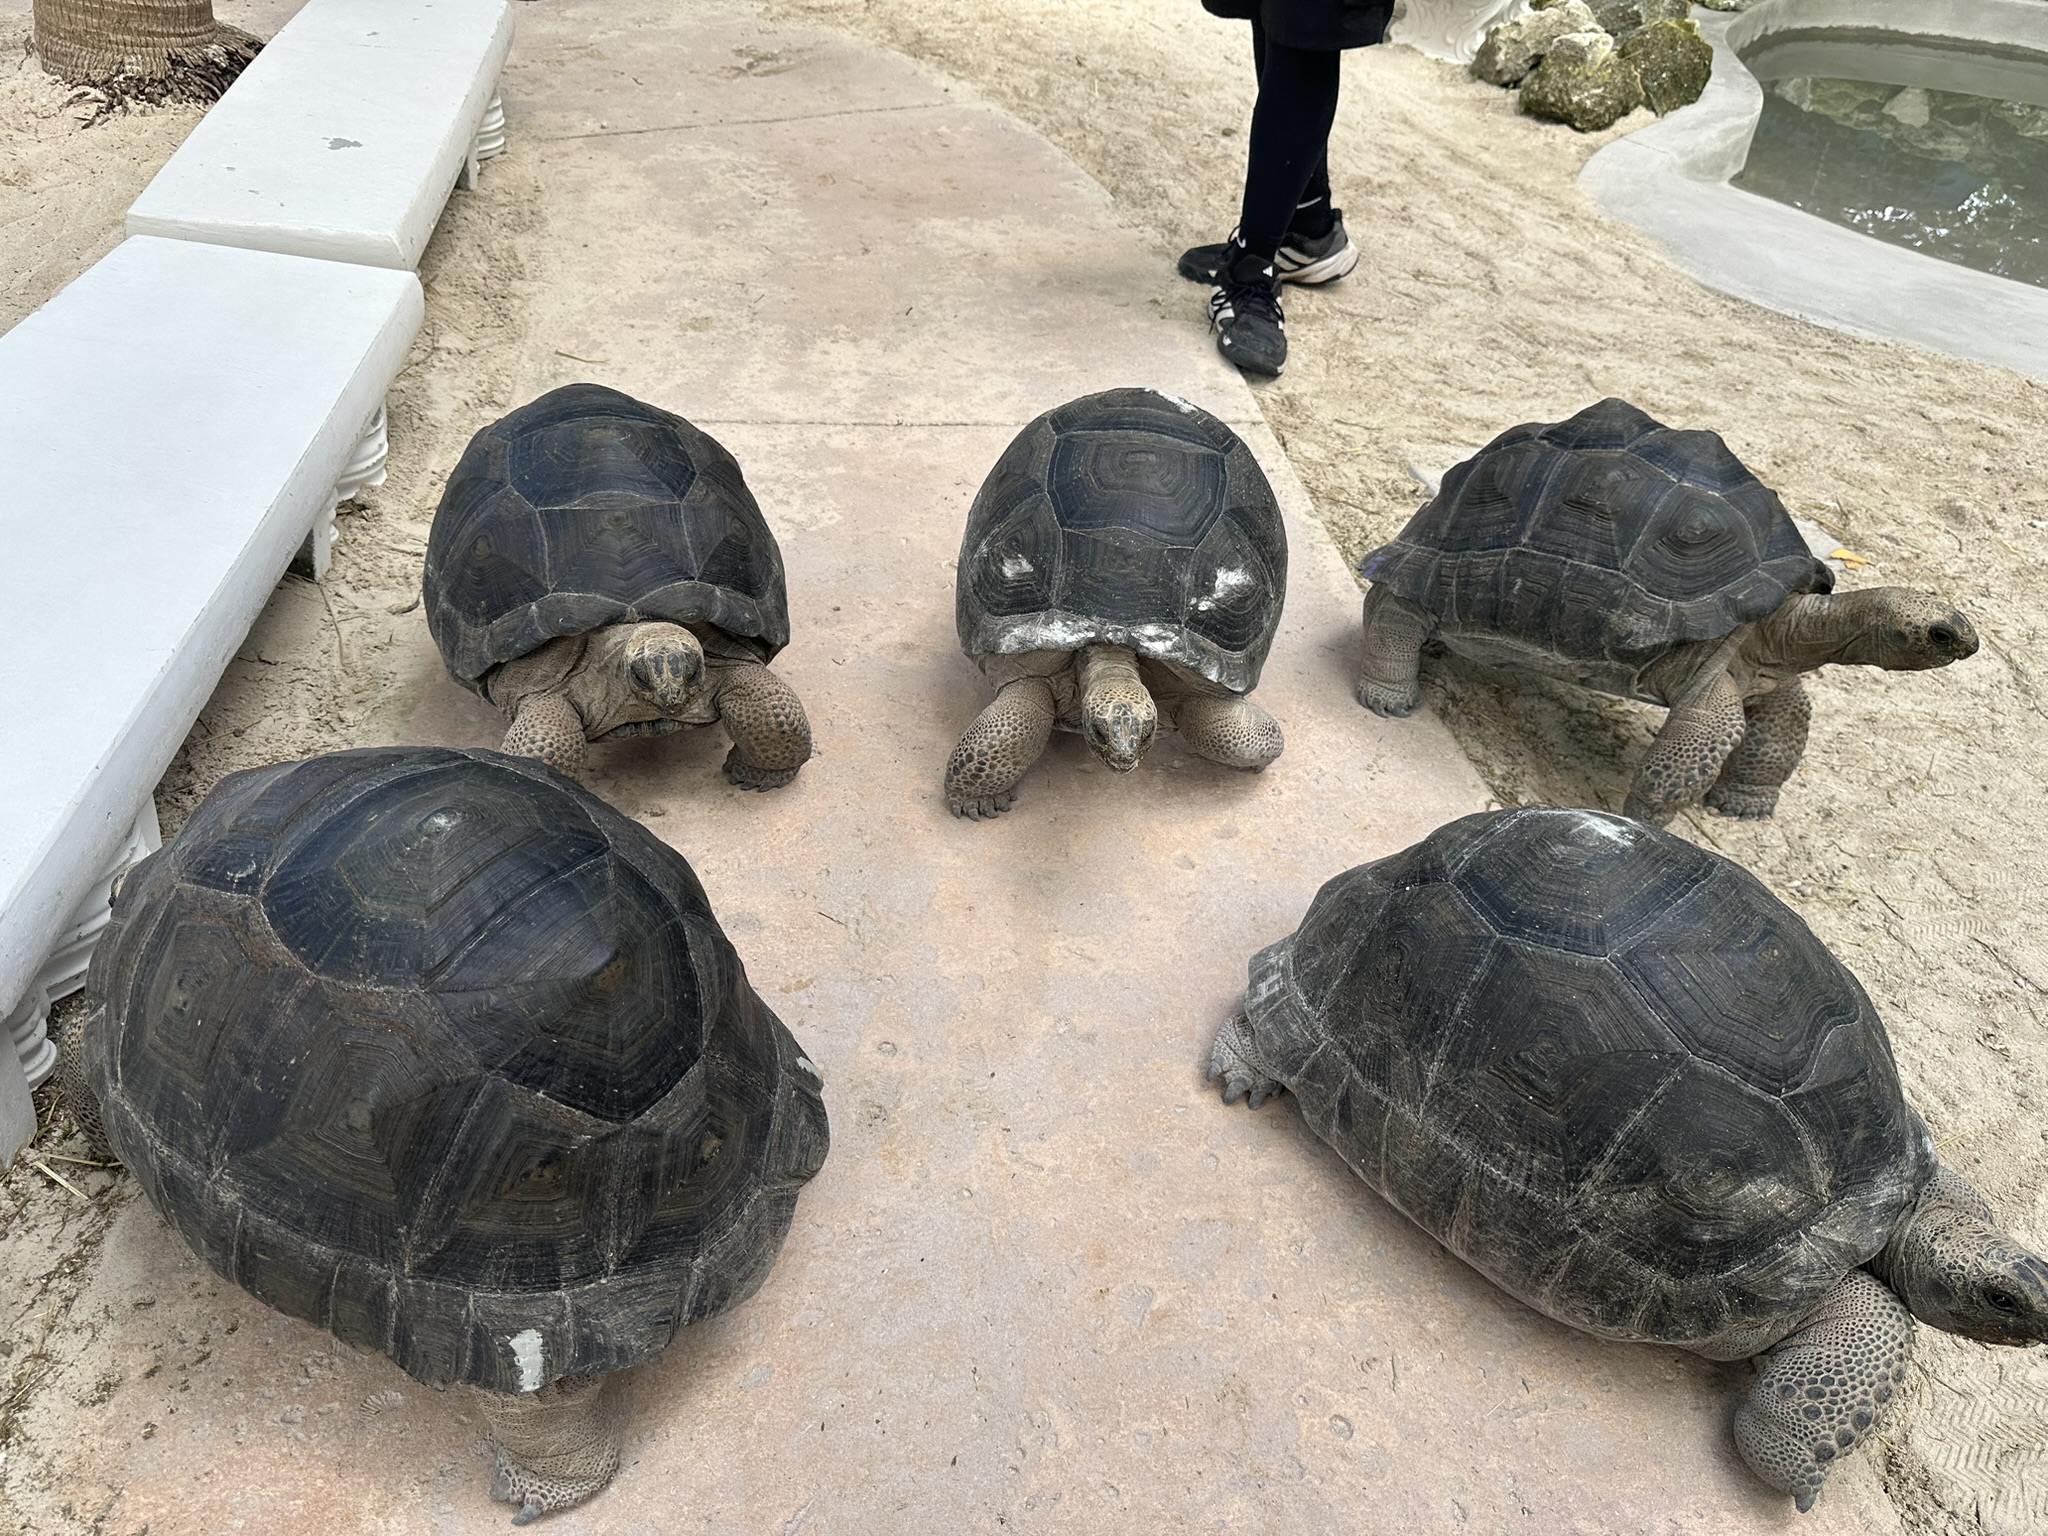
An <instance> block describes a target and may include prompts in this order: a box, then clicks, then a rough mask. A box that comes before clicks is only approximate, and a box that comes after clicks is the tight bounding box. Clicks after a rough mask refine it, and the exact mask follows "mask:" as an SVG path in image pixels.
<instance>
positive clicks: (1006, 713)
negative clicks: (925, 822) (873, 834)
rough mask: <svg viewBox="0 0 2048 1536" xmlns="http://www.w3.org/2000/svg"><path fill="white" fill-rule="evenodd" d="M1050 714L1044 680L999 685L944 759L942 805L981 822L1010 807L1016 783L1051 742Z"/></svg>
mask: <svg viewBox="0 0 2048 1536" xmlns="http://www.w3.org/2000/svg"><path fill="white" fill-rule="evenodd" d="M1054 713H1055V711H1054V706H1053V698H1052V688H1051V686H1050V685H1049V684H1048V683H1047V682H1046V681H1045V679H1044V678H1042V677H1020V678H1018V679H1016V680H1015V681H1014V682H1010V683H1005V684H1004V685H1003V688H1002V691H1001V692H1000V693H998V694H997V695H996V696H995V699H994V701H993V702H992V703H991V704H990V705H989V706H988V708H986V709H984V710H983V711H982V712H981V713H980V714H978V715H976V716H975V717H974V724H972V725H970V726H968V727H967V731H966V734H965V735H963V736H962V737H961V738H960V744H959V745H958V746H956V747H955V748H953V755H952V757H951V758H949V759H948V760H947V762H946V805H947V807H948V808H949V809H950V810H951V811H952V812H953V814H954V815H955V816H966V817H969V818H971V819H972V820H975V821H982V820H986V819H987V818H989V817H991V816H995V815H998V814H1000V813H1001V812H1003V811H1007V810H1008V809H1009V808H1010V806H1011V805H1012V803H1014V801H1015V800H1016V794H1015V790H1016V787H1017V781H1018V780H1019V779H1021V778H1023V777H1024V775H1025V773H1026V772H1028V771H1029V770H1030V767H1031V765H1032V764H1033V763H1035V762H1037V761H1038V757H1039V754H1040V753H1042V752H1043V751H1045V744H1046V743H1047V742H1049V741H1051V740H1052V727H1053V719H1054Z"/></svg>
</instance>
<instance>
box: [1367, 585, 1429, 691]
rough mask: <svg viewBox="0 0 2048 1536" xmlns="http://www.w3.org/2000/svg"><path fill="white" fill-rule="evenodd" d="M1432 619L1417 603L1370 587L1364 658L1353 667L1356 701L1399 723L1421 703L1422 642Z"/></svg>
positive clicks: (1425, 637)
mask: <svg viewBox="0 0 2048 1536" xmlns="http://www.w3.org/2000/svg"><path fill="white" fill-rule="evenodd" d="M1435 628H1436V621H1435V620H1433V619H1432V618H1430V616H1429V613H1428V611H1427V610H1425V609H1424V608H1422V607H1421V606H1420V605H1419V604H1416V603H1411V602H1409V601H1408V599H1407V598H1405V597H1396V596H1395V595H1394V594H1393V593H1392V592H1389V591H1388V590H1387V589H1386V588H1385V587H1383V586H1380V585H1378V584H1377V583H1375V584H1374V585H1373V586H1371V587H1368V588H1367V589H1366V593H1365V656H1364V658H1363V660H1361V661H1360V662H1359V664H1358V702H1359V703H1361V704H1363V705H1364V706H1365V707H1366V708H1367V709H1369V710H1371V711H1372V712H1373V713H1374V714H1376V715H1391V716H1393V717H1395V718H1396V719H1398V718H1399V717H1401V716H1402V715H1411V714H1413V713H1414V712H1415V706H1416V705H1418V704H1420V703H1421V702H1422V643H1423V642H1424V641H1425V640H1427V639H1428V638H1429V636H1430V632H1431V631H1432V630H1434V629H1435Z"/></svg>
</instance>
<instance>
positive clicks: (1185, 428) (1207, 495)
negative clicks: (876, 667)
mask: <svg viewBox="0 0 2048 1536" xmlns="http://www.w3.org/2000/svg"><path fill="white" fill-rule="evenodd" d="M1286 583H1287V537H1286V531H1285V528H1284V525H1283V523H1282V521H1281V517H1280V509H1279V503H1278V502H1277V501H1276V500H1275V499H1274V497H1273V492H1272V487H1271V486H1270V485H1268V484H1267V482H1266V478H1265V475H1264V473H1263V472H1262V471H1261V470H1260V468H1259V466H1258V462H1257V460H1256V459H1255V458H1254V457H1253V456H1252V453H1251V450H1250V449H1249V448H1247V447H1246V446H1245V444H1244V442H1243V441H1242V439H1240V438H1239V437H1238V436H1237V434H1236V433H1235V432H1233V431H1231V429H1230V428H1229V426H1228V425H1226V424H1225V423H1223V422H1221V421H1218V420H1217V419H1216V418H1215V417H1213V416H1211V415H1209V414H1208V413H1207V412H1206V411H1202V410H1199V409H1197V408H1196V407H1194V406H1192V405H1189V404H1187V403H1186V402H1185V401H1179V400H1174V399H1171V398H1169V397H1167V396H1165V395H1161V394H1158V393H1156V392H1154V391H1151V390H1144V389H1117V390H1108V391H1105V392H1103V393H1101V394H1096V395H1087V396H1083V397H1082V398H1080V399H1078V400H1073V401H1070V402H1068V403H1067V404H1066V405H1063V406H1060V407H1058V408H1057V409H1055V410H1052V411H1048V412H1046V413H1045V414H1044V415H1043V416H1040V417H1039V418H1038V419H1037V420H1035V421H1033V422H1031V423H1030V424H1029V425H1027V426H1026V427H1025V428H1024V430H1023V431H1022V432H1020V433H1019V434H1018V435H1017V437H1016V438H1015V439H1014V440H1013V441H1012V442H1011V443H1010V445H1009V446H1008V447H1007V448H1006V449H1005V450H1004V451H1003V454H1002V456H1001V458H999V459H998V460H997V462H996V465H995V467H994V468H993V469H992V470H990V472H989V475H988V478H987V479H986V480H985V481H984V482H983V484H982V487H981V490H980V492H979V493H978V494H977V495H976V497H975V501H974V505H973V507H972V509H971V510H970V511H969V513H968V518H967V526H966V529H965V531H964V533H963V535H962V539H961V544H960V561H959V573H958V581H957V583H956V586H955V617H956V621H957V624H958V627H959V633H960V643H961V646H962V648H963V649H964V650H965V651H966V652H967V653H968V654H969V655H970V656H981V655H989V654H1005V653H1012V652H1018V651H1037V650H1060V651H1070V650H1077V649H1079V648H1080V647H1082V646H1085V645H1090V644H1103V645H1121V646H1128V647H1130V648H1131V649H1133V650H1135V651H1137V652H1138V653H1139V654H1141V655H1144V656H1148V657H1151V658H1153V659H1154V660H1157V661H1165V662H1172V663H1175V664H1178V665H1181V666H1184V667H1187V668H1188V669H1190V670H1192V671H1194V672H1196V673H1198V674H1199V675H1201V676H1203V677H1205V678H1207V679H1208V680H1210V681H1211V682H1214V683H1218V684H1220V685H1222V686H1223V687H1225V688H1229V689H1231V690H1233V691H1235V692H1240V693H1242V692H1248V691H1250V689H1251V688H1252V687H1254V686H1255V685H1256V684H1257V681H1258V675H1259V669H1260V668H1261V667H1262V666H1263V665H1264V662H1265V657H1266V652H1267V650H1268V649H1269V648H1270V646H1271V644H1272V638H1273V632H1274V630H1275V629H1277V627H1278V625H1279V619H1280V609H1281V605H1282V603H1283V601H1284V599H1285V595H1286Z"/></svg>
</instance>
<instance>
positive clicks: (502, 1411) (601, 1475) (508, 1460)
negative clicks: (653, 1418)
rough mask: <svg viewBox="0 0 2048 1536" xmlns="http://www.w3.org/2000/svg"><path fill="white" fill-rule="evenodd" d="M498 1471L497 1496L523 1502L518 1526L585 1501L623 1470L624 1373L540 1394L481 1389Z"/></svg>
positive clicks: (583, 1380) (494, 1485)
mask: <svg viewBox="0 0 2048 1536" xmlns="http://www.w3.org/2000/svg"><path fill="white" fill-rule="evenodd" d="M477 1396H478V1397H479V1398H480V1399H482V1402H483V1410H484V1421H485V1422H486V1423H487V1424H489V1425H490V1428H491V1450H492V1453H493V1458H494V1461H495V1471H494V1474H493V1476H492V1478H491V1497H492V1498H494V1499H496V1500H497V1501H498V1502H499V1503H501V1504H517V1505H518V1506H519V1513H518V1514H516V1515H514V1516H513V1517H512V1523H513V1524H514V1525H530V1524H532V1523H533V1522H534V1521H535V1520H538V1519H539V1518H540V1517H541V1516H542V1515H544V1514H546V1513H548V1511H550V1510H555V1509H567V1508H568V1507H569V1506H570V1505H572V1504H581V1503H582V1502H583V1501H584V1500H585V1499H587V1498H589V1497H590V1496H591V1495H592V1494H594V1493H596V1492H598V1491H599V1490H600V1489H601V1488H603V1487H604V1485H605V1484H606V1483H608V1482H610V1481H611V1480H612V1474H613V1473H614V1472H616V1471H618V1470H619V1452H620V1439H621V1437H622V1435H623V1434H624V1431H625V1428H626V1411H627V1403H626V1389H625V1384H624V1382H623V1381H622V1380H621V1378H619V1377H618V1376H581V1377H573V1378H569V1379H565V1380H562V1381H558V1382H555V1383H554V1384H553V1385H551V1386H546V1387H542V1388H541V1389H540V1390H539V1391H538V1392H516V1393H515V1392H482V1391H479V1392H478V1393H477Z"/></svg>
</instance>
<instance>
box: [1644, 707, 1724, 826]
mask: <svg viewBox="0 0 2048 1536" xmlns="http://www.w3.org/2000/svg"><path fill="white" fill-rule="evenodd" d="M1742 728H1743V715H1742V693H1741V690H1740V689H1738V688H1737V687H1736V686H1735V682H1734V679H1732V678H1730V677H1729V676H1728V674H1727V673H1726V672H1716V673H1714V674H1713V676H1712V678H1711V679H1710V680H1708V681H1707V682H1706V683H1705V684H1703V685H1702V686H1701V687H1700V688H1698V689H1697V690H1696V691H1694V692H1693V693H1691V694H1690V695H1688V696H1687V697H1685V698H1683V699H1681V700H1679V702H1678V703H1676V704H1674V705H1672V707H1671V713H1670V714H1669V715H1668V716H1666V717H1665V720H1664V729H1663V730H1661V731H1659V732H1658V733H1657V739H1656V740H1655V741H1653V742H1651V743H1650V755H1649V756H1648V757H1646V758H1644V759H1643V765H1642V766H1641V767H1640V768H1638V769H1637V770H1636V778H1635V782H1634V783H1633V784H1631V785H1630V786H1629V791H1628V800H1627V802H1626V803H1625V804H1624V805H1623V806H1622V808H1621V813H1622V814H1623V815H1624V816H1633V817H1634V818H1635V819H1636V820H1637V821H1646V822H1648V823H1649V824H1650V825H1651V826H1653V827H1661V826H1663V825H1664V824H1665V823H1666V822H1667V821H1669V820H1670V819H1671V818H1672V817H1673V816H1674V815H1676V814H1677V813H1678V808H1679V807H1680V806H1681V805H1689V804H1691V803H1692V802H1693V801H1695V800H1697V799H1698V798H1699V797H1700V793H1701V791H1702V790H1704V789H1705V788H1706V787H1707V786H1708V785H1709V784H1711V783H1713V782H1714V779H1715V777H1716V776H1717V775H1718V774H1719V773H1720V772H1721V765H1722V764H1723V763H1724V762H1726V761H1727V760H1728V754H1729V753H1731V752H1733V751H1734V750H1735V747H1736V744H1737V743H1738V742H1740V741H1741V740H1742Z"/></svg>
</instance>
